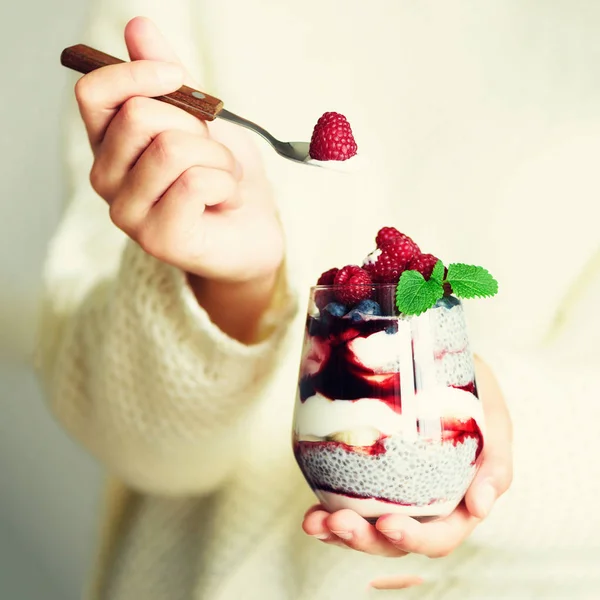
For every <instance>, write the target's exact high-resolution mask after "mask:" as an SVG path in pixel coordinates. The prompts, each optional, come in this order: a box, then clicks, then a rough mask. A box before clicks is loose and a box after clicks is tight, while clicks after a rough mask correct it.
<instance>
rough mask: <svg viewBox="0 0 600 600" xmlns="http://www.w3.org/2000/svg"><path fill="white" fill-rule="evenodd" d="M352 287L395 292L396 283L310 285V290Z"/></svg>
mask: <svg viewBox="0 0 600 600" xmlns="http://www.w3.org/2000/svg"><path fill="white" fill-rule="evenodd" d="M346 287H353V288H370V289H373V288H374V289H378V290H381V289H388V288H390V289H393V290H395V289H396V288H397V287H398V284H397V283H351V284H347V283H345V284H343V285H340V284H337V285H336V284H328V285H324V284H321V285H311V286H310V289H311V290H317V291H320V290H339V289H340V288H346Z"/></svg>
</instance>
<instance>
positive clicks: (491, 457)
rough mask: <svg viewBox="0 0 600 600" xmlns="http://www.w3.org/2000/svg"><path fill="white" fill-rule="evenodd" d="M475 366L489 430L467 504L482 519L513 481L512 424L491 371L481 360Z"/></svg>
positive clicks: (468, 494)
mask: <svg viewBox="0 0 600 600" xmlns="http://www.w3.org/2000/svg"><path fill="white" fill-rule="evenodd" d="M475 364H476V371H477V383H478V388H479V391H480V396H481V399H482V402H483V409H484V413H485V421H486V425H487V427H486V433H485V443H484V447H483V454H482V464H481V468H480V469H479V472H478V473H477V476H476V478H475V481H473V483H472V484H471V486H470V487H469V489H468V491H467V494H466V497H465V503H466V506H467V510H468V511H469V512H470V513H471V514H472V515H473V516H475V517H478V518H480V519H483V518H484V517H486V516H487V515H488V513H489V512H490V510H491V509H492V506H493V504H494V502H495V501H496V499H497V498H498V497H499V496H501V495H502V494H503V493H504V492H505V491H506V490H507V489H508V488H509V487H510V484H511V481H512V422H511V419H510V415H509V413H508V409H507V407H506V403H505V401H504V396H503V394H502V391H501V390H500V386H499V385H498V381H497V380H496V378H495V377H494V374H493V373H492V371H491V369H490V368H489V367H488V366H487V365H486V364H485V363H483V361H481V359H479V357H475Z"/></svg>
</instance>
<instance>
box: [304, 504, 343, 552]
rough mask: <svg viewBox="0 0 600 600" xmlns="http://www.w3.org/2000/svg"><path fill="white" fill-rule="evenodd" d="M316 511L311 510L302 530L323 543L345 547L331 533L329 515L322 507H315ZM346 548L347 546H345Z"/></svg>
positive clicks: (305, 518)
mask: <svg viewBox="0 0 600 600" xmlns="http://www.w3.org/2000/svg"><path fill="white" fill-rule="evenodd" d="M313 508H315V510H309V512H308V513H307V514H306V516H305V517H304V521H303V522H302V529H303V530H304V533H306V534H307V535H311V536H312V537H314V538H317V539H318V540H321V541H322V542H328V543H330V542H331V543H334V544H335V545H338V546H344V544H343V542H342V541H341V540H340V539H339V538H337V537H336V536H335V535H333V534H332V533H331V531H329V528H328V527H327V519H328V518H329V513H328V512H327V511H325V510H322V509H320V507H318V506H317V507H313ZM344 547H345V546H344Z"/></svg>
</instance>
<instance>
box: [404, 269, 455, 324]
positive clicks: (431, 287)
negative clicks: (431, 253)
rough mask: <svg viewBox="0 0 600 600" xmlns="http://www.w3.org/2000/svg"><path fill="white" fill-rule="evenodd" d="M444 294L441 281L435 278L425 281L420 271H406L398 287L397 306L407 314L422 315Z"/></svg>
mask: <svg viewBox="0 0 600 600" xmlns="http://www.w3.org/2000/svg"><path fill="white" fill-rule="evenodd" d="M436 267H437V265H436ZM442 273H443V271H442ZM443 295H444V288H443V286H442V284H441V283H440V282H438V281H436V280H434V279H433V278H432V279H430V280H429V281H425V279H424V278H423V275H421V273H419V272H418V271H404V273H402V275H401V276H400V281H398V287H397V288H396V306H397V307H398V310H399V311H400V312H401V313H403V314H405V315H420V314H421V313H423V312H425V311H426V310H428V309H430V308H431V307H432V306H434V305H435V303H436V302H437V301H438V300H439V299H440V298H441V297H442V296H443Z"/></svg>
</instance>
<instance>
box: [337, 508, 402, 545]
mask: <svg viewBox="0 0 600 600" xmlns="http://www.w3.org/2000/svg"><path fill="white" fill-rule="evenodd" d="M326 524H327V527H328V528H329V531H331V532H332V533H333V534H335V535H336V536H337V537H338V538H340V539H341V540H342V541H343V542H344V543H345V544H346V545H347V546H348V547H350V548H352V549H354V550H358V551H360V552H366V553H368V554H377V555H379V556H404V555H405V554H406V552H403V551H402V550H399V549H398V548H397V547H396V546H394V545H393V544H392V543H390V541H389V540H388V539H387V538H386V537H385V536H384V535H382V534H381V533H380V532H379V531H377V529H375V527H373V525H371V524H370V523H368V522H367V521H365V519H363V518H362V517H361V516H359V515H358V514H357V513H355V512H354V511H352V510H347V509H345V510H339V511H337V512H335V513H333V514H331V515H330V516H329V517H328V518H327V523H326Z"/></svg>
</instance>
